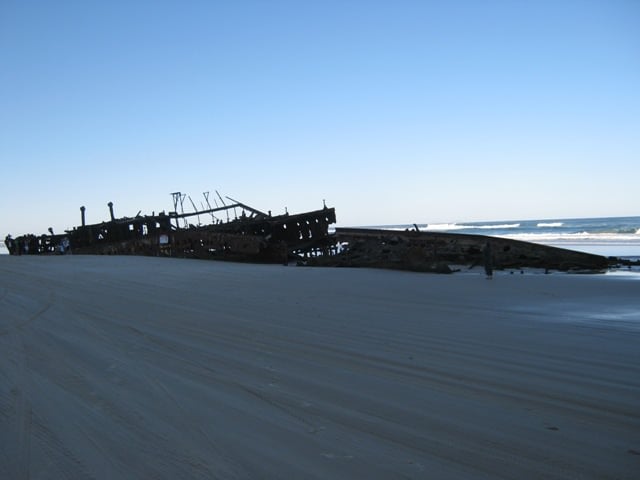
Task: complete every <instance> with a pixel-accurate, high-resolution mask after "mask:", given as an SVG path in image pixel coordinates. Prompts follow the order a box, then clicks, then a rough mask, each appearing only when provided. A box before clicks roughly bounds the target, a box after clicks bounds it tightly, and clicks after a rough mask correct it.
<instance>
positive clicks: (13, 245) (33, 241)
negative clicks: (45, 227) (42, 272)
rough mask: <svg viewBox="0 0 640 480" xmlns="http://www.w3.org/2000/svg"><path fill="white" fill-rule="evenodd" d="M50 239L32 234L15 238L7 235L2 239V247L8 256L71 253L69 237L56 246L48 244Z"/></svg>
mask: <svg viewBox="0 0 640 480" xmlns="http://www.w3.org/2000/svg"><path fill="white" fill-rule="evenodd" d="M50 238H51V237H48V236H47V235H42V236H40V237H37V236H35V235H33V234H28V235H22V236H21V237H17V238H13V237H12V236H11V235H7V236H6V237H5V238H4V245H5V246H6V247H7V250H8V252H9V254H10V255H35V254H39V253H57V254H60V255H66V254H70V253H71V242H70V241H69V237H63V238H62V240H60V243H58V244H57V245H56V244H52V243H51V242H49V241H48V240H49V239H50Z"/></svg>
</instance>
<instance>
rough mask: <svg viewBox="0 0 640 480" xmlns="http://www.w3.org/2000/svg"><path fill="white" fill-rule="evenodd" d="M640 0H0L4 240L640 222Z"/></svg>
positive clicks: (0, 231) (0, 218)
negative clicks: (194, 214) (310, 227)
mask: <svg viewBox="0 0 640 480" xmlns="http://www.w3.org/2000/svg"><path fill="white" fill-rule="evenodd" d="M639 26H640V1H622V0H608V1H604V0H603V1H586V0H585V1H562V0H557V1H544V0H543V1H535V2H528V1H515V0H514V1H451V2H448V1H443V2H433V1H427V0H425V1H402V0H399V1H393V2H392V1H387V2H383V1H348V0H343V1H322V2H305V1H296V2H294V1H277V0H276V1H232V2H221V1H220V2H214V1H108V2H97V1H95V2H94V1H61V2H51V1H14V0H3V1H2V2H0V163H1V166H2V173H1V175H0V178H1V180H0V186H1V188H2V193H3V197H4V198H3V201H2V204H1V206H0V235H1V236H2V238H4V236H5V235H6V234H7V233H11V234H13V235H14V236H15V235H20V234H23V233H36V234H40V233H44V232H46V229H47V228H48V227H53V228H54V230H56V231H57V232H61V231H62V230H64V229H67V228H71V227H73V226H74V225H78V224H79V223H80V213H79V207H80V206H81V205H85V206H86V207H87V221H88V222H89V223H97V222H100V221H103V220H107V219H108V217H109V214H108V209H107V206H106V204H107V202H109V201H112V202H113V203H114V204H115V213H116V215H117V216H134V215H136V213H137V212H138V211H140V210H141V211H142V213H143V214H151V212H152V211H155V212H158V211H160V210H167V211H168V210H171V208H172V202H171V196H170V193H171V192H174V191H182V192H185V193H187V194H190V195H191V197H192V198H193V199H194V201H196V203H198V204H200V201H201V198H202V192H204V191H211V192H213V191H214V190H218V191H220V193H221V194H223V195H228V196H230V197H234V198H237V199H238V200H240V201H243V202H244V203H247V204H249V205H252V206H254V207H256V208H258V209H260V210H263V211H266V210H272V211H273V212H274V214H277V213H282V212H284V209H285V207H287V208H288V210H289V212H291V213H296V212H302V211H306V210H311V209H317V208H321V207H322V201H323V199H325V200H326V202H327V205H329V206H333V207H336V212H337V217H338V224H339V225H342V226H346V225H371V224H399V223H414V222H415V223H429V222H453V221H474V220H508V219H527V218H529V219H533V218H536V219H537V218H573V217H598V216H630V215H640V208H639V205H640V195H639V194H638V190H639V189H638V186H637V183H638V180H640V133H639V132H640V28H639Z"/></svg>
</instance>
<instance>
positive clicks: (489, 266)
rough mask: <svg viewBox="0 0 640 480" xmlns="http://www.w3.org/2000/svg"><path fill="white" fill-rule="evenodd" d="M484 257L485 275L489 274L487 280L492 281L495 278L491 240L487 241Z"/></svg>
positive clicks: (483, 251)
mask: <svg viewBox="0 0 640 480" xmlns="http://www.w3.org/2000/svg"><path fill="white" fill-rule="evenodd" d="M482 255H483V257H484V273H486V274H487V280H491V279H492V278H493V258H491V243H489V240H487V243H485V245H484V248H483V249H482Z"/></svg>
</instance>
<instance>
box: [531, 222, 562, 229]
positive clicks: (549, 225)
mask: <svg viewBox="0 0 640 480" xmlns="http://www.w3.org/2000/svg"><path fill="white" fill-rule="evenodd" d="M562 225H564V223H563V222H550V223H538V224H537V225H536V226H537V227H540V228H556V227H561V226H562Z"/></svg>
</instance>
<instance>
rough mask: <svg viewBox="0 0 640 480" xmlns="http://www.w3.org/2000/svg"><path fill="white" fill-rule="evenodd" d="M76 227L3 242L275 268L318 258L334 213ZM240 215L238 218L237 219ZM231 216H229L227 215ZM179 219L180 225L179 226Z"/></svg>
mask: <svg viewBox="0 0 640 480" xmlns="http://www.w3.org/2000/svg"><path fill="white" fill-rule="evenodd" d="M109 210H110V214H111V220H110V221H107V222H102V223H99V224H93V225H86V224H85V221H84V208H82V209H81V211H82V225H80V226H78V227H75V228H73V229H72V230H67V231H66V232H65V233H64V234H57V235H54V234H53V233H50V234H49V235H46V234H45V235H40V236H36V235H23V236H20V237H17V238H15V239H14V238H10V237H7V239H5V244H6V246H7V248H8V250H9V253H11V254H13V255H47V254H60V253H80V254H96V255H151V256H169V257H183V258H200V259H220V260H233V261H249V262H268V263H280V262H285V261H288V259H289V258H291V257H295V256H298V255H311V256H317V255H323V254H327V253H328V252H329V249H330V248H331V246H332V244H333V238H332V237H331V236H330V235H329V226H330V225H331V224H333V223H335V221H336V216H335V210H334V209H333V208H327V207H326V206H325V207H324V208H322V209H320V210H315V211H311V212H305V213H300V214H294V215H290V214H288V213H286V214H284V215H278V216H271V214H269V213H262V212H260V211H259V210H256V209H254V208H252V207H249V206H247V205H245V204H242V203H239V202H235V201H234V202H233V203H231V204H228V205H224V206H221V207H216V208H210V209H207V210H202V211H195V212H191V213H178V212H170V213H169V214H165V213H161V214H160V215H150V216H140V215H137V216H136V217H133V218H128V217H123V218H115V217H114V214H113V204H112V203H109ZM238 212H240V214H238ZM221 213H222V214H224V215H225V216H226V217H227V221H226V222H225V221H222V220H220V219H216V220H214V221H213V222H212V223H210V224H207V225H198V226H194V225H190V224H189V223H187V219H188V218H189V217H194V216H198V217H199V216H201V215H207V214H211V215H212V218H213V214H218V215H220V214H221ZM230 214H231V215H230ZM183 220H184V226H181V225H180V222H182V221H183Z"/></svg>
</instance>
